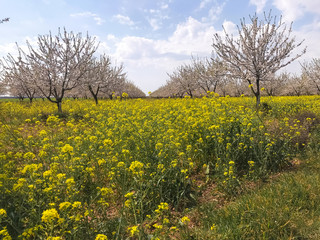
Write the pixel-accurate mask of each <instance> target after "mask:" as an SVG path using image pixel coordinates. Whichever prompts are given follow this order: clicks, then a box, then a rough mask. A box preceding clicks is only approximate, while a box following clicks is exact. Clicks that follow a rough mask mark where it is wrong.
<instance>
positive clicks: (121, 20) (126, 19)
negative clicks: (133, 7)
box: [113, 14, 134, 26]
mask: <svg viewBox="0 0 320 240" xmlns="http://www.w3.org/2000/svg"><path fill="white" fill-rule="evenodd" d="M113 17H114V18H115V19H116V20H117V21H118V22H119V23H120V24H123V25H128V26H133V25H134V22H133V21H132V20H131V19H130V17H128V16H124V15H121V14H118V15H115V16H113Z"/></svg>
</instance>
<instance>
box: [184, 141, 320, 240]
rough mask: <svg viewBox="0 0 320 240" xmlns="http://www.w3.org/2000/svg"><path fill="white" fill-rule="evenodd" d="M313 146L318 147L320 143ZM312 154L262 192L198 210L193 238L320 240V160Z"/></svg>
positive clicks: (258, 190)
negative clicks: (220, 205)
mask: <svg viewBox="0 0 320 240" xmlns="http://www.w3.org/2000/svg"><path fill="white" fill-rule="evenodd" d="M318 136H320V135H318ZM317 139H318V140H319V139H320V138H317ZM313 144H316V145H317V146H319V141H317V142H315V143H313ZM311 146H312V144H311ZM312 150H313V151H312V152H313V153H312V154H311V155H309V156H308V157H306V159H305V160H302V163H301V164H300V165H299V166H297V167H295V168H294V169H292V170H291V171H288V172H285V173H282V174H281V175H280V176H277V177H274V178H271V180H270V181H269V183H267V184H265V185H263V186H262V187H261V188H260V189H255V190H252V191H251V192H249V193H246V194H244V195H242V196H240V197H238V198H237V199H235V200H234V201H232V202H229V203H227V204H226V205H224V206H223V207H220V208H219V207H218V205H217V203H216V202H208V203H205V204H203V205H201V206H199V207H198V209H197V211H198V212H197V214H196V215H197V216H199V221H200V222H199V225H198V226H199V227H196V228H194V229H193V231H192V233H191V234H190V235H192V236H193V238H194V239H320V156H318V154H317V153H319V151H318V149H315V148H313V149H312ZM310 152H311V151H310ZM213 224H214V225H215V227H214V228H213V229H211V227H212V225H213ZM190 238H191V236H189V238H187V239H190Z"/></svg>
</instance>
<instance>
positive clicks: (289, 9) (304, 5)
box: [273, 0, 320, 21]
mask: <svg viewBox="0 0 320 240" xmlns="http://www.w3.org/2000/svg"><path fill="white" fill-rule="evenodd" d="M273 5H274V6H276V8H278V9H279V10H280V11H282V14H283V18H284V20H285V21H294V20H296V19H299V18H302V17H303V16H304V15H306V14H307V13H315V14H320V1H318V0H274V1H273Z"/></svg>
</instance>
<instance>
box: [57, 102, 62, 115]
mask: <svg viewBox="0 0 320 240" xmlns="http://www.w3.org/2000/svg"><path fill="white" fill-rule="evenodd" d="M57 106H58V113H62V102H61V100H60V101H59V100H57Z"/></svg>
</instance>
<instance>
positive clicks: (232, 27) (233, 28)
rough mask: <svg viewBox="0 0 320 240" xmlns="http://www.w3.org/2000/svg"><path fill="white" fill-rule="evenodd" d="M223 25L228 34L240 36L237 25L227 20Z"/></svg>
mask: <svg viewBox="0 0 320 240" xmlns="http://www.w3.org/2000/svg"><path fill="white" fill-rule="evenodd" d="M222 25H223V28H224V29H225V30H226V32H227V33H228V34H230V35H234V36H235V35H237V34H238V28H237V25H236V24H235V23H233V22H231V21H226V20H225V21H224V22H223V24H222Z"/></svg>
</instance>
